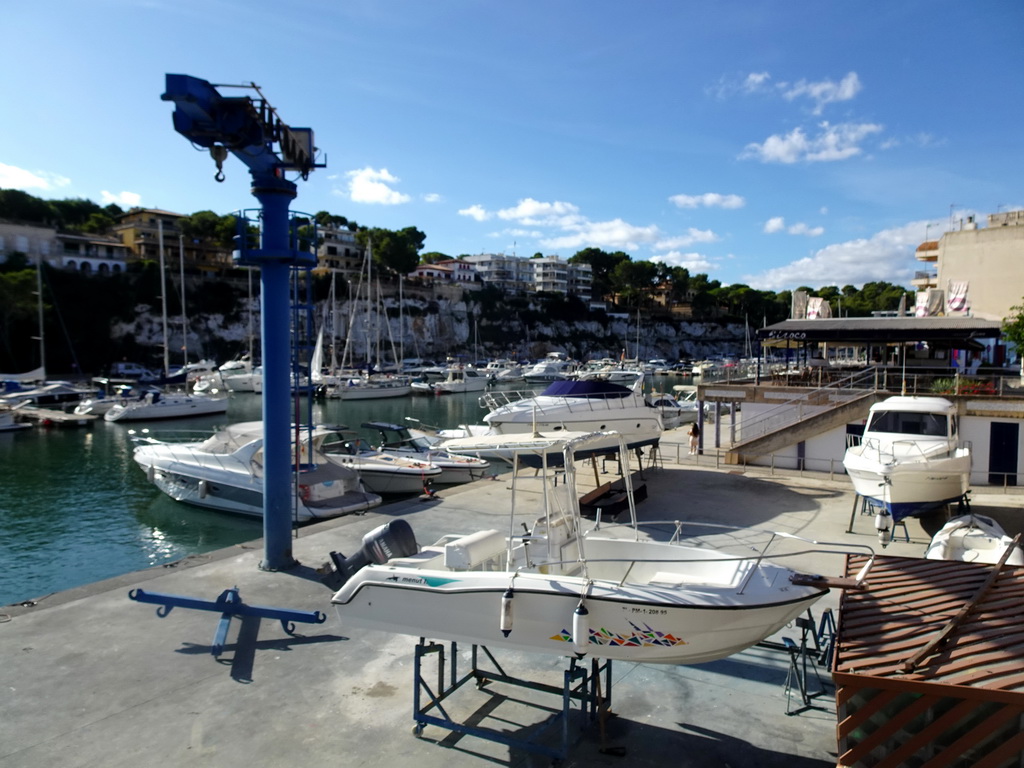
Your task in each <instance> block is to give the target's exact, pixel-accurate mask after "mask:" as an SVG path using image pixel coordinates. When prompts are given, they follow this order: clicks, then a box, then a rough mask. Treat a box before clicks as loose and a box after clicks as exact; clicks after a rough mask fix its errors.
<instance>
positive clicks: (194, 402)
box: [103, 389, 228, 421]
mask: <svg viewBox="0 0 1024 768" xmlns="http://www.w3.org/2000/svg"><path fill="white" fill-rule="evenodd" d="M227 410H228V397H227V395H220V396H214V395H204V394H199V395H189V394H176V393H166V392H161V391H160V390H158V389H148V390H146V391H144V392H142V393H141V394H140V395H139V396H137V397H135V398H134V399H131V400H129V399H127V398H126V399H124V400H122V401H121V402H118V403H115V404H114V405H113V406H111V407H110V409H109V410H108V411H107V412H106V413H104V414H103V420H104V421H152V420H154V419H182V418H187V417H190V416H208V415H210V414H214V413H226V412H227Z"/></svg>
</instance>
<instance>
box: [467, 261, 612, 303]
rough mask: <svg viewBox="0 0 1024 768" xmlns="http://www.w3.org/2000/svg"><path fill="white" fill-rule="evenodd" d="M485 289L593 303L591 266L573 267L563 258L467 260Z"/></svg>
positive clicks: (576, 265) (577, 265)
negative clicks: (571, 297)
mask: <svg viewBox="0 0 1024 768" xmlns="http://www.w3.org/2000/svg"><path fill="white" fill-rule="evenodd" d="M463 261H464V262H469V263H470V264H472V265H473V266H474V267H475V268H476V271H477V273H478V274H479V275H480V279H481V281H482V282H483V283H484V284H485V285H496V286H498V287H500V288H502V289H503V290H505V291H508V292H519V291H523V292H527V293H537V292H541V291H545V292H549V293H564V294H572V295H574V296H578V297H579V298H581V299H582V300H584V301H590V296H591V284H592V282H593V272H592V270H591V268H590V265H589V264H570V263H569V262H567V261H564V260H563V259H562V258H561V257H560V256H543V257H541V258H535V259H526V258H522V257H520V256H507V255H505V254H494V253H481V254H477V255H474V256H466V257H465V259H463Z"/></svg>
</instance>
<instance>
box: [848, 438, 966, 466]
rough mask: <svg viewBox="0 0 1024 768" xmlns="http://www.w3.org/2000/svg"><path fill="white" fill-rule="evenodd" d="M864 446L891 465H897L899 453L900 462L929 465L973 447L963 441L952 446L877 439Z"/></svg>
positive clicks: (910, 440)
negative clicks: (960, 450)
mask: <svg viewBox="0 0 1024 768" xmlns="http://www.w3.org/2000/svg"><path fill="white" fill-rule="evenodd" d="M862 444H863V446H864V448H865V450H871V451H874V452H875V453H877V454H878V459H879V461H880V462H886V463H889V464H895V463H896V461H897V453H898V454H899V460H900V461H908V460H909V461H914V462H918V461H919V462H922V463H924V464H928V463H929V462H930V461H932V460H933V459H944V458H947V457H949V456H952V455H953V454H954V453H955V452H956V451H957V450H959V449H962V448H967V449H968V450H970V449H971V448H972V447H973V445H972V443H971V442H970V441H963V442H962V443H960V444H958V445H957V444H950V443H949V442H947V441H944V440H932V441H929V442H925V443H922V442H921V440H919V439H915V438H907V439H906V440H892V441H882V440H880V439H879V438H877V437H869V438H866V439H865V440H864V441H863V443H862ZM897 449H903V450H897Z"/></svg>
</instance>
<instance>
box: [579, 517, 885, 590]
mask: <svg viewBox="0 0 1024 768" xmlns="http://www.w3.org/2000/svg"><path fill="white" fill-rule="evenodd" d="M687 527H695V528H706V529H713V531H714V532H715V533H716V534H718V535H717V536H716V538H715V541H714V545H713V546H709V547H708V548H707V549H706V550H705V549H702V547H704V546H705V545H706V544H707V543H708V542H707V539H709V538H710V536H708V537H705V536H704V535H703V534H697V535H685V534H684V533H683V531H684V529H685V528H687ZM647 528H661V529H670V530H671V533H670V534H669V536H668V538H667V540H665V541H664V543H665V544H666V545H667V546H678V547H685V548H690V549H693V551H694V552H700V554H699V555H698V556H695V557H684V558H679V557H669V558H663V559H662V558H649V557H648V558H642V559H639V558H638V559H636V560H629V559H623V558H615V559H602V558H599V557H592V556H588V557H587V564H588V566H589V567H590V568H592V569H594V568H595V566H597V565H598V564H600V563H612V562H618V563H626V564H628V568H627V569H626V571H625V572H624V574H623V575H622V577H621V580H620V584H625V583H627V582H632V583H636V582H648V581H651V578H649V577H648V576H647V575H646V574H647V572H648V571H650V570H651V569H650V567H649V565H650V564H657V563H662V562H663V563H674V564H683V563H687V564H693V563H702V564H707V565H714V564H727V563H737V564H743V563H749V567H747V568H744V569H743V574H744V575H743V578H742V581H741V582H740V583H739V585H738V589H737V594H742V593H743V591H744V589H745V588H746V586H747V585H748V584H749V582H750V580H751V578H752V577H753V576H754V574H755V573H756V572H757V569H758V567H759V566H760V565H761V564H762V563H764V562H772V563H776V564H779V565H782V564H785V563H786V562H787V561H792V560H793V559H795V558H800V557H808V556H813V555H820V556H829V555H851V554H858V555H861V556H863V555H864V554H865V553H867V558H868V559H867V563H866V564H865V566H864V568H862V569H861V571H860V572H859V573H858V574H857V576H856V578H855V579H852V580H850V579H841V578H839V577H829V576H823V575H818V574H803V573H799V572H796V571H794V573H793V575H792V576H791V581H793V583H794V584H803V585H808V586H815V585H820V586H822V587H826V588H827V587H839V588H845V589H863V588H865V587H866V585H867V577H868V574H869V573H870V571H871V567H872V565H873V564H874V560H875V556H876V554H875V551H874V549H873V548H872V547H871V546H869V545H867V544H850V543H847V542H832V541H816V540H814V539H808V538H806V537H803V536H797V535H796V534H793V533H787V532H785V531H773V530H769V529H762V528H743V529H737V528H733V527H730V526H725V525H720V524H717V523H701V522H691V521H680V520H653V521H644V522H643V523H640V524H637V525H635V526H634V525H633V524H632V523H621V524H620V523H616V524H611V525H602V523H601V522H600V520H599V521H598V522H597V524H596V525H595V527H594V528H593V529H591V530H590V531H587V532H585V533H584V534H583V539H584V542H585V546H587V548H588V551H593V549H594V548H593V547H592V546H591V544H592V543H594V541H596V540H598V539H596V537H595V534H598V533H602V534H605V535H607V534H611V536H612V537H614V538H625V537H627V536H629V537H633V538H634V539H635V540H637V541H640V540H641V539H640V536H641V530H642V529H647ZM738 535H741V536H742V537H743V539H742V540H741V539H738V538H737V536H738ZM723 538H725V539H728V540H731V544H724V543H723ZM588 539H591V540H592V541H591V542H587V540H588ZM783 542H799V543H801V544H806V545H809V546H808V547H799V548H786V549H784V550H778V551H773V550H774V549H776V548H778V547H780V546H781V545H782V543H783ZM728 549H732V550H735V551H736V554H731V553H730V552H729V551H728ZM638 567H639V573H638V572H637V570H638ZM787 567H788V566H787ZM718 583H727V582H726V581H725V580H721V581H719V582H718Z"/></svg>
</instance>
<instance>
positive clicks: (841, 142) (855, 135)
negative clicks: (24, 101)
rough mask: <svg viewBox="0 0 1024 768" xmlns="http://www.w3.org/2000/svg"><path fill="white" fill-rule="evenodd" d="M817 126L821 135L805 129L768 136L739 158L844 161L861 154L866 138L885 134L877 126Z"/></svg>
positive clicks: (854, 124)
mask: <svg viewBox="0 0 1024 768" xmlns="http://www.w3.org/2000/svg"><path fill="white" fill-rule="evenodd" d="M818 127H819V128H820V129H821V130H820V132H819V133H818V135H817V136H815V137H812V138H809V137H808V136H807V135H806V134H805V133H804V131H803V129H802V128H794V129H793V130H792V131H790V132H789V133H788V134H786V135H785V136H780V135H778V134H776V135H774V136H769V137H768V138H767V139H765V140H764V143H762V144H757V143H752V144H748V145H747V146H746V148H745V149H744V150H743V152H742V153H741V154H740V159H741V160H746V159H756V160H760V161H761V162H763V163H786V164H789V163H795V162H798V161H800V160H804V161H806V162H809V163H813V162H827V161H833V160H845V159H847V158H849V157H853V156H855V155H859V154H860V153H861V152H862V150H861V147H860V146H859V145H860V143H861V142H862V141H864V139H866V138H867V137H868V136H870V135H872V134H874V133H880V132H881V131H882V126H880V125H877V124H875V123H859V124H857V123H841V124H839V125H831V124H830V123H828V122H824V123H821V125H820V126H818Z"/></svg>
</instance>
